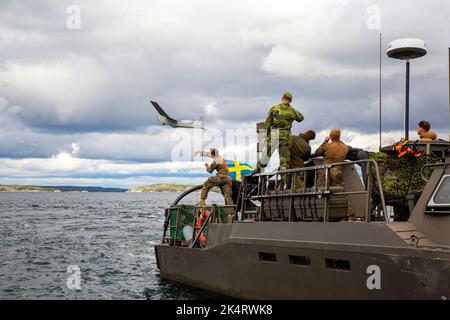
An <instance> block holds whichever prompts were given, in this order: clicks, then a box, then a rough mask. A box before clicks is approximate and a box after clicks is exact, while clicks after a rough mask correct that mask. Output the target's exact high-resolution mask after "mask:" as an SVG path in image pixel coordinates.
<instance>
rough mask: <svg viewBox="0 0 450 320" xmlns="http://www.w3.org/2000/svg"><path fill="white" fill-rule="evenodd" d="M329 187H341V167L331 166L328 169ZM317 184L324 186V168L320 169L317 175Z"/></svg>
mask: <svg viewBox="0 0 450 320" xmlns="http://www.w3.org/2000/svg"><path fill="white" fill-rule="evenodd" d="M329 172H330V187H343V186H344V175H343V173H342V167H332V168H331V169H330V171H329ZM317 186H318V187H324V186H325V170H320V171H319V173H318V175H317Z"/></svg>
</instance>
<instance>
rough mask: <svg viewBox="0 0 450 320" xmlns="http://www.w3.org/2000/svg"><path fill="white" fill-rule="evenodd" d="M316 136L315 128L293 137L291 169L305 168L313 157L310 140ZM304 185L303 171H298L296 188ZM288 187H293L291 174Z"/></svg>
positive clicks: (288, 178) (287, 182)
mask: <svg viewBox="0 0 450 320" xmlns="http://www.w3.org/2000/svg"><path fill="white" fill-rule="evenodd" d="M315 138H316V133H315V132H314V131H313V130H308V131H305V132H304V133H300V134H299V135H297V136H292V138H291V159H290V161H289V169H297V168H303V167H304V166H305V162H306V161H308V160H309V158H311V146H310V145H309V142H310V141H312V140H314V139H315ZM302 185H303V173H298V174H297V178H296V181H295V188H301V187H302ZM286 186H287V188H290V187H291V175H290V174H289V175H288V176H287V179H286Z"/></svg>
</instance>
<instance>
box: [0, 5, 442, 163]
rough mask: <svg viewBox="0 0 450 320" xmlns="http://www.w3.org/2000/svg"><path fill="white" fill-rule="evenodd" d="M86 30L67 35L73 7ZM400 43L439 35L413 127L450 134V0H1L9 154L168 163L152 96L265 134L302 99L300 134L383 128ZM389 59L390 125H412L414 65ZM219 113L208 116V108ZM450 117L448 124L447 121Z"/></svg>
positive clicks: (2, 94) (182, 112)
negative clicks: (261, 128) (274, 113)
mask: <svg viewBox="0 0 450 320" xmlns="http://www.w3.org/2000/svg"><path fill="white" fill-rule="evenodd" d="M72 4H76V5H79V6H80V8H81V10H82V11H81V14H82V16H81V17H82V20H81V22H82V25H81V30H73V31H71V30H68V29H67V28H66V19H67V17H68V14H67V13H66V9H67V6H68V5H72ZM373 4H375V5H379V6H380V8H381V13H382V16H381V19H382V20H381V26H382V30H381V31H382V32H383V37H384V42H383V47H386V46H387V42H388V41H390V40H393V39H396V38H399V37H420V38H423V39H424V40H426V42H427V45H428V48H429V54H428V55H427V56H426V57H424V58H422V59H420V60H417V61H413V63H412V87H411V90H412V95H411V126H413V125H414V123H415V122H418V121H419V120H422V119H428V120H430V121H431V122H432V124H433V127H434V128H436V129H437V130H438V131H440V132H447V131H448V129H449V123H448V116H447V114H448V100H447V99H448V98H447V91H448V88H447V81H448V79H447V78H448V71H447V63H448V61H447V60H448V58H447V54H448V53H447V52H448V49H447V48H448V46H449V43H448V39H447V38H446V37H445V35H446V34H447V33H448V29H449V27H450V3H449V2H448V1H446V0H435V1H430V2H426V3H425V2H423V1H420V0H413V1H396V2H392V1H387V0H386V1H384V0H383V1H344V0H342V1H326V0H324V1H304V2H301V3H300V2H298V1H283V2H281V3H275V2H273V1H253V2H252V1H246V2H242V1H226V2H225V1H223V2H217V1H216V2H211V1H198V2H195V3H187V2H185V1H129V2H127V4H126V5H125V4H123V2H120V1H95V2H93V1H21V2H17V1H1V3H0V7H1V10H0V40H1V41H0V111H1V112H0V125H1V127H2V129H3V130H2V131H3V132H2V135H1V137H0V156H1V157H7V158H23V157H49V156H51V155H54V154H55V153H57V152H58V150H69V149H70V145H71V143H73V142H79V143H80V144H81V151H80V152H81V153H80V155H79V156H80V157H86V158H91V159H114V160H124V159H128V160H135V161H162V160H165V159H168V158H169V156H170V147H171V141H170V134H169V131H170V130H165V129H161V128H159V127H157V126H156V121H155V120H156V113H155V112H154V110H153V109H152V107H151V105H150V104H149V103H148V99H150V98H152V99H155V100H157V101H159V102H160V103H161V105H163V106H164V107H165V108H166V111H167V112H168V113H169V114H171V115H173V116H174V117H176V118H179V119H194V118H197V117H198V116H205V117H206V118H207V123H208V126H210V127H213V128H219V129H222V130H224V129H226V128H228V127H230V125H232V126H234V127H244V126H245V127H246V128H248V126H249V124H250V126H253V125H254V123H255V122H257V121H262V120H263V119H264V117H265V115H266V112H267V110H268V109H269V108H270V107H271V106H272V105H273V104H275V103H277V102H278V100H279V97H280V95H281V93H282V92H284V91H286V90H289V91H292V92H293V93H294V95H295V97H296V99H295V101H294V105H295V106H296V107H298V108H299V109H300V110H301V111H302V112H303V113H304V115H305V118H306V119H305V121H304V122H303V123H302V124H300V125H295V126H294V131H300V130H303V129H305V128H314V129H316V130H317V131H326V130H328V129H329V128H331V127H340V128H343V129H344V130H351V131H352V132H361V134H373V133H376V131H377V129H378V118H377V117H378V74H377V72H378V71H377V70H378V31H377V30H369V29H367V27H366V21H367V18H368V16H367V13H366V10H367V8H368V7H369V6H370V5H373ZM403 67H404V66H403V64H402V63H401V62H400V61H393V60H391V59H388V58H387V57H386V56H385V55H383V74H384V76H383V104H384V129H385V130H386V131H390V132H394V131H398V130H401V128H402V122H403V120H402V114H403V103H404V97H403V91H404V70H403ZM211 103H214V105H215V107H216V112H215V113H214V114H211V115H207V114H206V111H205V106H207V105H209V104H211ZM443 115H446V116H445V117H444V116H443Z"/></svg>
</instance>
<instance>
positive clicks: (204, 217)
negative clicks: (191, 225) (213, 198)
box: [197, 210, 211, 247]
mask: <svg viewBox="0 0 450 320" xmlns="http://www.w3.org/2000/svg"><path fill="white" fill-rule="evenodd" d="M210 214H211V213H210V212H209V211H208V210H205V211H204V212H202V213H201V214H200V217H199V218H198V219H197V232H200V231H201V230H202V227H203V223H204V222H206V220H207V219H208V217H209V215H210ZM198 240H199V242H200V245H201V246H202V247H204V246H205V245H206V237H205V236H204V235H203V233H202V234H201V235H200V237H199V238H198Z"/></svg>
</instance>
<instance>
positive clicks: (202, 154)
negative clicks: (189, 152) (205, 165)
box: [195, 151, 211, 158]
mask: <svg viewBox="0 0 450 320" xmlns="http://www.w3.org/2000/svg"><path fill="white" fill-rule="evenodd" d="M195 155H196V156H199V157H208V158H211V152H209V151H197V152H195Z"/></svg>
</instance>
